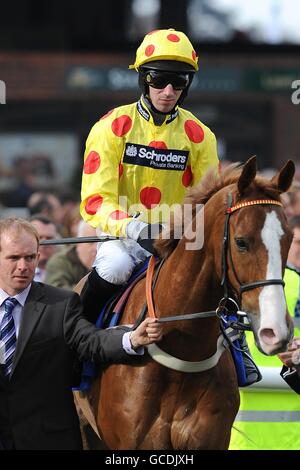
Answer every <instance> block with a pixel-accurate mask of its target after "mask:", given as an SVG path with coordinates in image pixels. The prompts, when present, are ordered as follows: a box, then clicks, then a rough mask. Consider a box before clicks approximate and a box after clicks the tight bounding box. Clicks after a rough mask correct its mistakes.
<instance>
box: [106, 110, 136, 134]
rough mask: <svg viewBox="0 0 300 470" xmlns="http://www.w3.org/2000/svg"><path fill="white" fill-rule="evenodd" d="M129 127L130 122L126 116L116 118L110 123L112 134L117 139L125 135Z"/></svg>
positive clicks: (130, 125)
mask: <svg viewBox="0 0 300 470" xmlns="http://www.w3.org/2000/svg"><path fill="white" fill-rule="evenodd" d="M131 127H132V120H131V118H130V117H129V116H126V115H123V116H119V117H117V118H116V119H114V120H113V122H112V123H111V129H112V131H113V133H114V134H115V135H116V136H118V137H122V136H123V135H125V134H127V132H128V131H129V130H130V129H131Z"/></svg>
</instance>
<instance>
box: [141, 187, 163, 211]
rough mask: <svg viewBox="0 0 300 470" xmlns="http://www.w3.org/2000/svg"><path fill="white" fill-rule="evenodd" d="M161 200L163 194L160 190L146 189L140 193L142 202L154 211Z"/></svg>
mask: <svg viewBox="0 0 300 470" xmlns="http://www.w3.org/2000/svg"><path fill="white" fill-rule="evenodd" d="M160 200H161V192H160V190H159V189H158V188H154V187H146V188H143V189H142V190H141V192H140V201H141V203H142V204H143V205H144V206H145V207H146V208H147V209H152V208H153V207H155V206H157V204H159V202H160Z"/></svg>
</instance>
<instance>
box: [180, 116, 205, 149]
mask: <svg viewBox="0 0 300 470" xmlns="http://www.w3.org/2000/svg"><path fill="white" fill-rule="evenodd" d="M184 130H185V133H186V135H187V136H188V138H189V139H190V141H191V142H194V143H195V144H199V142H202V140H203V139H204V131H203V129H202V127H201V126H200V125H199V124H198V123H197V122H195V121H193V120H191V119H188V120H187V121H185V123H184Z"/></svg>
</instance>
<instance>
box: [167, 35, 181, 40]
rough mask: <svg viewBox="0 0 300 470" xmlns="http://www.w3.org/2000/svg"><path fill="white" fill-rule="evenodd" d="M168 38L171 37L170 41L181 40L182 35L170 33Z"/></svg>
mask: <svg viewBox="0 0 300 470" xmlns="http://www.w3.org/2000/svg"><path fill="white" fill-rule="evenodd" d="M167 39H169V41H171V42H179V41H180V37H179V36H177V34H168V36H167Z"/></svg>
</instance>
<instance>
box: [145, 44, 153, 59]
mask: <svg viewBox="0 0 300 470" xmlns="http://www.w3.org/2000/svg"><path fill="white" fill-rule="evenodd" d="M154 51H155V46H154V45H153V44H149V46H147V47H146V49H145V55H146V56H147V57H150V56H151V55H152V54H153V52H154Z"/></svg>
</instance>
